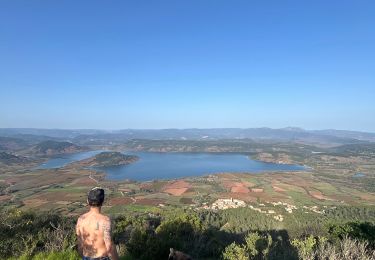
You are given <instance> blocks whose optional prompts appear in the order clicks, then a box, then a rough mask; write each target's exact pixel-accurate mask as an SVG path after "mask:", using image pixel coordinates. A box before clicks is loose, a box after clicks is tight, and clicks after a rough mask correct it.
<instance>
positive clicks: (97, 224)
mask: <svg viewBox="0 0 375 260" xmlns="http://www.w3.org/2000/svg"><path fill="white" fill-rule="evenodd" d="M95 230H99V222H98V221H97V222H96V228H95Z"/></svg>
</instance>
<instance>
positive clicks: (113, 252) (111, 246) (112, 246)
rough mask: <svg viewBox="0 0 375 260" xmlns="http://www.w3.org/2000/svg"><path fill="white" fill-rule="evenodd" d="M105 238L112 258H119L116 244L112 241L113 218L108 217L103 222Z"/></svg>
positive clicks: (115, 259) (114, 259) (116, 259)
mask: <svg viewBox="0 0 375 260" xmlns="http://www.w3.org/2000/svg"><path fill="white" fill-rule="evenodd" d="M103 232H104V234H103V238H104V243H105V246H106V248H107V252H108V255H109V257H110V258H111V260H119V257H118V254H117V250H116V246H115V244H114V243H113V241H112V237H111V235H112V234H111V220H110V219H109V218H107V219H106V220H105V221H104V223H103Z"/></svg>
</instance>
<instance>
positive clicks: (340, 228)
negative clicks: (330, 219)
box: [328, 221, 375, 248]
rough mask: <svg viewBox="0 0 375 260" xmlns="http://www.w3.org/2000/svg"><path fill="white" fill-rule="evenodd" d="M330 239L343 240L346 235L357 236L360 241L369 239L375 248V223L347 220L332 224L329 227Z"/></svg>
mask: <svg viewBox="0 0 375 260" xmlns="http://www.w3.org/2000/svg"><path fill="white" fill-rule="evenodd" d="M328 233H329V235H330V239H332V240H334V241H339V240H342V239H343V238H344V237H350V238H355V239H358V240H360V241H369V243H370V246H371V247H373V248H375V225H374V224H373V223H370V222H358V221H357V222H347V223H345V224H331V225H329V227H328Z"/></svg>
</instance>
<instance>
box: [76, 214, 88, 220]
mask: <svg viewBox="0 0 375 260" xmlns="http://www.w3.org/2000/svg"><path fill="white" fill-rule="evenodd" d="M86 217H87V213H85V214H82V215H81V216H79V218H78V222H80V221H82V220H84V219H85V218H86Z"/></svg>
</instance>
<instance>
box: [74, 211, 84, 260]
mask: <svg viewBox="0 0 375 260" xmlns="http://www.w3.org/2000/svg"><path fill="white" fill-rule="evenodd" d="M80 222H81V217H80V218H78V220H77V225H76V235H77V250H78V254H79V255H80V256H81V257H83V250H82V238H81V230H80Z"/></svg>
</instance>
